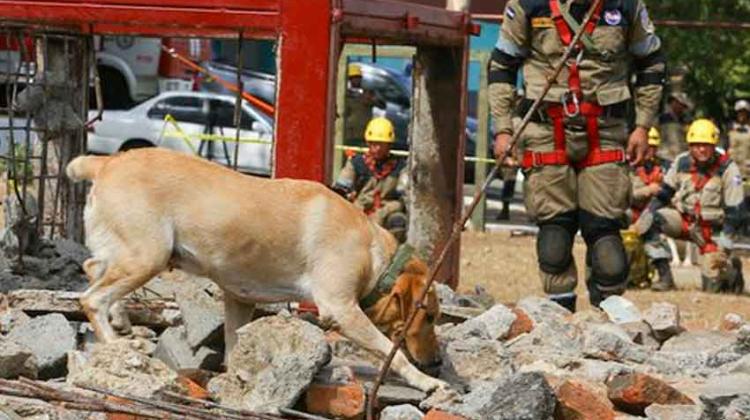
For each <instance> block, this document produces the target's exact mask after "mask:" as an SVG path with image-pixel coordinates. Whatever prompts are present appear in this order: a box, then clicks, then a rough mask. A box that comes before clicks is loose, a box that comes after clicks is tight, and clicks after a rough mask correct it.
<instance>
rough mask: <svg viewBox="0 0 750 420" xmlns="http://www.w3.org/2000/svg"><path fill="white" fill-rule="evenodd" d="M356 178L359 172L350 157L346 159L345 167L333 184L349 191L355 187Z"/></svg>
mask: <svg viewBox="0 0 750 420" xmlns="http://www.w3.org/2000/svg"><path fill="white" fill-rule="evenodd" d="M356 178H357V174H356V172H355V171H354V164H353V163H352V159H351V158H349V159H347V160H346V164H345V165H344V168H343V169H341V173H339V177H338V179H336V182H335V183H334V184H333V186H334V188H339V189H342V190H344V191H346V192H347V193H349V192H351V191H352V189H353V188H354V181H355V180H356Z"/></svg>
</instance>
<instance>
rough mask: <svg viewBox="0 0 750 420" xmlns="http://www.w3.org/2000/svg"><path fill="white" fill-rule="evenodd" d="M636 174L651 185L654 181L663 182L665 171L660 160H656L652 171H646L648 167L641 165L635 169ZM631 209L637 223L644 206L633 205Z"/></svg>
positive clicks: (646, 183)
mask: <svg viewBox="0 0 750 420" xmlns="http://www.w3.org/2000/svg"><path fill="white" fill-rule="evenodd" d="M635 174H636V175H638V178H640V179H641V181H643V183H644V184H645V185H651V184H652V183H654V182H656V183H661V181H662V179H663V178H664V171H663V170H662V168H661V165H659V164H658V162H654V166H653V167H652V168H651V172H646V168H645V167H644V166H639V167H638V168H637V169H636V170H635ZM631 210H632V213H633V223H635V222H636V221H637V220H638V218H639V217H641V213H643V208H638V207H632V208H631Z"/></svg>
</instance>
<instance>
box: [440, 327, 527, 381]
mask: <svg viewBox="0 0 750 420" xmlns="http://www.w3.org/2000/svg"><path fill="white" fill-rule="evenodd" d="M514 371H515V367H514V365H513V357H512V355H511V354H510V353H509V352H508V351H507V350H505V347H504V346H503V344H502V343H501V342H498V341H495V340H482V339H480V338H468V339H465V340H458V341H452V342H450V343H449V344H448V346H447V347H446V349H445V353H444V354H443V364H442V366H441V368H440V378H441V379H443V380H445V381H447V382H448V383H451V384H457V385H469V386H473V385H476V384H477V383H479V382H488V381H489V382H492V381H495V380H497V379H500V378H503V377H506V376H508V375H510V374H512V373H513V372H514Z"/></svg>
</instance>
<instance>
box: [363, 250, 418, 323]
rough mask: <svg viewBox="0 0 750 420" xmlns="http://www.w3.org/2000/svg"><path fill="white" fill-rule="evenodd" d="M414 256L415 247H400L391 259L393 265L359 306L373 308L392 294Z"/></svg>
mask: <svg viewBox="0 0 750 420" xmlns="http://www.w3.org/2000/svg"><path fill="white" fill-rule="evenodd" d="M412 254H414V247H413V246H411V245H409V244H402V245H400V246H399V247H398V249H397V250H396V253H395V254H394V255H393V258H392V259H391V264H390V265H389V266H388V268H386V269H385V271H384V272H383V273H382V274H381V275H380V277H378V282H377V283H376V284H375V288H374V289H372V292H370V293H368V294H367V296H365V297H364V298H362V299H361V300H360V301H359V306H360V307H361V308H362V309H367V308H369V307H371V306H372V305H374V304H375V303H376V302H377V301H378V300H379V299H380V298H381V297H382V296H383V295H386V294H388V293H390V291H391V290H392V289H393V285H394V284H396V279H397V278H398V275H399V274H401V272H402V271H403V270H404V266H405V265H406V263H407V262H408V261H409V259H410V258H411V256H412Z"/></svg>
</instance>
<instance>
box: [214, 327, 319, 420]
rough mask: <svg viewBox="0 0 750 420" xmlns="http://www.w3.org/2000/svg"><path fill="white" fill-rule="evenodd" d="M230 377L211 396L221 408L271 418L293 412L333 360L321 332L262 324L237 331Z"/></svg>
mask: <svg viewBox="0 0 750 420" xmlns="http://www.w3.org/2000/svg"><path fill="white" fill-rule="evenodd" d="M237 336H238V337H237V344H236V345H235V347H234V349H233V350H232V352H231V353H230V354H229V361H228V366H227V373H224V374H221V375H219V376H217V377H216V378H214V379H212V380H211V381H210V382H209V384H208V390H209V392H210V393H211V394H212V395H213V396H214V397H215V398H217V399H218V400H219V401H220V402H221V403H222V404H224V405H228V406H230V407H235V408H240V409H247V410H251V411H258V412H264V413H270V414H278V413H279V408H282V407H291V406H293V405H294V403H295V402H296V401H297V399H298V398H299V396H300V395H301V394H302V393H303V392H304V390H305V389H306V388H307V387H308V386H309V385H310V383H311V382H312V380H313V377H314V376H315V373H316V372H317V371H318V370H319V369H320V367H321V366H323V365H324V364H326V363H327V362H328V361H329V360H330V358H331V349H330V348H329V346H328V343H327V342H326V341H325V336H324V334H323V331H322V330H320V329H319V328H318V327H316V326H314V325H312V324H310V323H308V322H305V321H302V320H300V319H297V318H293V317H286V316H269V317H264V318H260V319H258V320H256V321H253V322H251V323H250V324H247V325H245V326H244V327H242V328H240V329H238V330H237Z"/></svg>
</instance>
